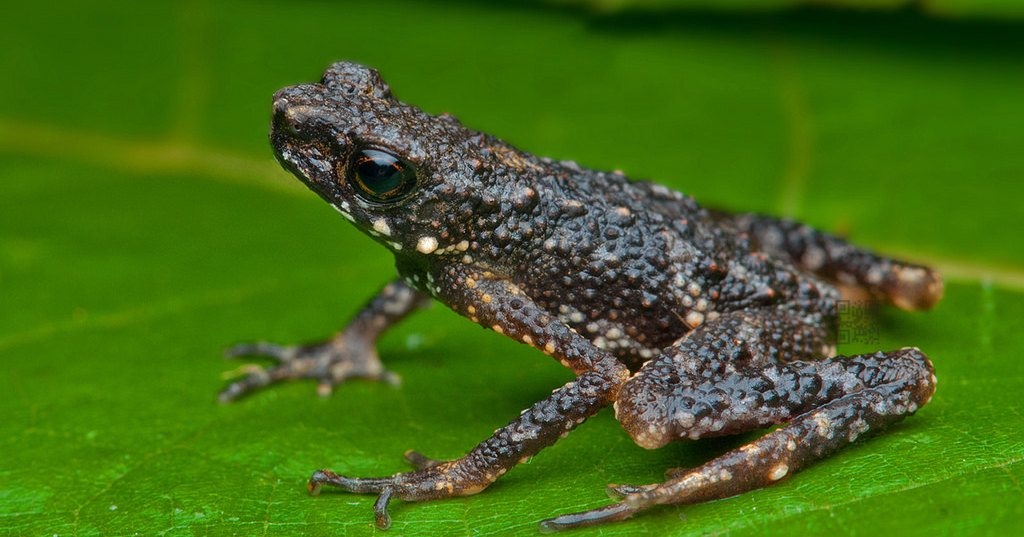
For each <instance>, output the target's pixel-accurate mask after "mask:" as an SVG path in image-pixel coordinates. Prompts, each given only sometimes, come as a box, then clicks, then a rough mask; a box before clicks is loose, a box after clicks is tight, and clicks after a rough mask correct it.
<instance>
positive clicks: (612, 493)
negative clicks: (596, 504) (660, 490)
mask: <svg viewBox="0 0 1024 537" xmlns="http://www.w3.org/2000/svg"><path fill="white" fill-rule="evenodd" d="M657 486H658V485H616V484H612V483H609V484H608V486H607V487H605V489H604V491H605V493H607V494H608V497H609V498H613V499H619V498H625V497H626V496H629V495H630V494H636V493H638V492H644V491H648V490H652V489H654V488H655V487H657Z"/></svg>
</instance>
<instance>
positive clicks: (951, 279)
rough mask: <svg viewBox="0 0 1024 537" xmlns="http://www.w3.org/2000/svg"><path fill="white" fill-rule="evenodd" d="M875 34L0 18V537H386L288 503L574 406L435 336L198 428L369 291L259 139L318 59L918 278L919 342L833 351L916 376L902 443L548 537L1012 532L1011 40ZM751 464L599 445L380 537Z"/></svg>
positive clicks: (890, 330) (360, 506)
mask: <svg viewBox="0 0 1024 537" xmlns="http://www.w3.org/2000/svg"><path fill="white" fill-rule="evenodd" d="M850 3H852V2H843V4H850ZM878 3H879V4H887V5H889V6H891V7H892V8H891V9H886V10H879V11H873V10H852V9H839V8H828V7H819V8H814V9H808V8H803V9H800V8H792V7H790V6H791V3H790V2H776V3H767V4H761V5H758V6H756V7H754V8H753V9H747V8H751V7H752V6H751V4H752V3H744V2H730V3H729V9H726V10H723V11H715V10H710V9H706V6H708V5H710V3H709V2H704V3H703V4H704V6H705V8H702V9H696V10H695V9H691V8H690V7H688V6H690V4H689V3H687V2H679V3H676V2H668V1H666V2H656V1H650V2H639V3H638V4H637V5H632V6H631V5H629V4H628V3H626V2H618V1H617V2H583V1H580V2H571V1H565V2H560V1H553V2H551V3H550V4H546V3H543V2H522V3H516V4H495V3H487V2H468V1H466V2H458V1H449V2H417V1H392V0H389V1H379V2H365V3H362V2H360V3H335V2H315V1H301V2H284V1H281V2H273V1H261V2H240V1H225V2H210V3H207V2H198V1H195V2H161V1H157V2H149V3H145V4H144V5H143V4H141V3H136V2H110V3H105V2H104V3H94V4H93V3H91V4H90V5H85V4H82V3H79V2H68V1H65V2H60V1H58V2H48V3H45V4H43V3H39V2H36V3H19V4H18V5H8V6H5V8H4V16H3V18H2V20H0V36H2V37H0V66H2V67H3V73H4V75H3V77H4V82H3V83H2V84H0V364H2V367H3V369H2V371H3V374H2V375H0V390H2V391H3V392H4V393H6V395H5V396H3V397H0V416H3V419H2V420H0V535H61V536H64V535H83V536H84V535H90V536H91V535H103V536H116V535H169V536H178V535H295V534H309V535H348V534H351V535H367V534H374V533H381V532H379V531H378V530H375V529H374V528H373V526H372V516H371V512H370V506H371V505H372V502H373V497H370V496H359V495H348V494H340V493H339V494H330V493H325V494H323V495H321V496H319V497H317V498H310V497H308V496H307V495H306V492H305V482H306V479H307V478H308V476H309V474H310V473H311V471H312V470H314V469H317V468H321V467H329V468H332V469H334V470H336V471H339V472H342V473H347V474H352V475H364V476H368V475H385V474H389V473H393V472H397V471H401V470H405V469H407V467H406V466H405V464H404V463H402V462H401V454H402V452H403V451H404V450H406V449H410V448H413V449H418V450H420V451H422V452H424V453H426V454H428V455H430V456H434V457H440V458H451V457H457V456H459V455H461V454H463V453H464V452H465V451H467V450H468V449H470V448H471V447H472V446H473V445H475V444H476V443H477V442H478V441H480V440H482V439H483V438H485V437H486V436H487V435H489V434H490V433H491V431H492V430H493V429H495V428H496V427H499V426H501V425H503V424H505V423H506V422H507V421H508V420H509V419H511V418H513V417H514V416H516V415H517V414H518V412H519V411H520V410H521V409H523V408H526V407H527V406H529V405H530V404H532V403H533V402H535V401H537V400H539V399H541V398H542V397H543V396H545V395H546V394H547V393H548V392H549V391H550V390H551V389H552V388H554V387H556V386H558V385H560V384H562V383H563V382H565V381H567V380H568V379H569V373H568V372H567V371H565V370H564V369H563V368H561V367H560V366H559V365H558V364H556V363H553V362H552V361H551V360H549V359H547V358H545V357H543V356H541V355H540V354H539V353H537V352H535V351H532V350H531V349H529V348H527V347H524V346H521V345H517V344H516V343H514V342H511V341H509V340H507V339H505V338H502V337H500V336H498V335H496V334H493V333H489V332H485V331H483V330H480V329H479V328H478V327H476V326H475V325H473V324H472V323H469V322H468V321H465V320H463V319H461V318H459V317H457V316H455V315H454V314H452V313H451V312H449V311H447V310H445V309H444V308H441V307H435V308H433V309H432V310H430V311H428V312H425V313H422V314H420V315H417V316H415V317H414V318H413V319H411V320H410V321H409V322H407V323H406V324H403V325H402V326H401V327H400V328H398V329H396V330H395V331H393V332H392V333H390V334H389V335H388V336H387V337H385V338H384V339H383V340H382V342H381V355H382V356H383V359H384V361H385V363H386V364H388V366H389V367H390V368H391V369H393V370H394V371H396V372H398V373H399V374H401V375H402V376H403V378H404V384H403V386H402V387H400V388H392V387H388V386H382V385H377V384H372V383H367V382H361V381H354V382H351V383H348V384H346V385H344V386H341V387H339V388H338V389H337V390H336V392H335V394H334V395H333V396H332V397H330V398H327V399H320V398H318V397H317V396H316V395H315V390H314V386H313V384H312V383H310V382H296V383H292V384H288V385H281V386H276V387H273V388H271V389H266V390H264V391H262V392H260V393H258V394H256V395H254V396H252V397H249V398H247V399H245V400H243V401H241V402H238V403H236V404H231V405H217V404H216V402H215V397H216V393H217V392H218V391H219V390H220V389H221V388H222V387H223V386H224V385H225V380H224V378H223V376H222V375H223V374H224V373H225V372H226V371H230V370H231V369H233V368H235V367H237V366H238V365H239V364H236V363H226V362H224V361H223V360H222V359H221V358H220V353H221V350H222V349H223V348H224V347H226V346H227V345H229V344H231V343H233V342H237V341H243V340H252V339H269V340H272V341H278V342H284V343H287V342H301V341H309V340H315V339H318V338H323V337H324V336H326V335H328V334H329V333H331V332H332V331H333V330H335V329H337V328H338V327H339V326H341V324H342V323H343V322H344V321H345V319H346V318H347V317H348V316H349V315H351V314H352V313H353V312H354V311H355V310H356V308H357V307H358V306H359V305H360V304H361V303H362V302H363V301H364V300H366V299H368V298H369V296H370V294H371V293H372V292H373V291H374V290H375V289H377V288H378V287H379V286H380V285H381V284H383V283H384V282H385V281H387V280H388V279H389V278H390V275H391V274H392V270H393V269H392V268H391V260H390V259H389V258H388V256H387V255H386V252H385V251H384V250H383V249H382V248H379V247H377V246H376V245H375V244H374V243H372V242H371V241H370V240H369V239H367V238H365V237H364V236H362V235H361V234H359V233H358V232H357V231H355V229H354V228H352V227H351V226H349V225H348V224H347V223H346V222H345V221H344V220H343V219H341V218H339V217H338V216H337V214H336V213H334V211H332V210H330V209H329V207H327V206H326V205H325V204H324V203H322V202H321V201H320V200H319V199H317V198H316V197H315V196H314V195H313V194H312V193H310V192H308V191H306V190H305V189H304V188H303V187H302V186H301V184H300V183H299V182H298V181H297V180H295V179H294V178H291V177H289V176H288V175H287V174H286V173H285V172H284V171H282V170H280V169H279V168H278V166H277V165H276V164H275V163H274V162H273V159H272V157H271V154H270V150H269V146H268V144H267V141H266V131H267V126H268V119H269V106H270V95H271V93H272V92H273V91H274V90H276V89H277V88H280V87H282V86H285V85H289V84H294V83H298V82H303V81H309V80H314V79H317V78H319V76H320V73H321V71H322V70H323V69H324V68H325V67H326V66H327V65H328V64H329V63H331V62H333V61H335V60H339V59H350V60H356V61H360V62H363V63H366V64H369V65H373V66H375V67H377V68H378V69H380V70H381V71H382V73H383V75H384V77H385V78H386V80H387V81H388V82H389V83H390V84H391V86H392V88H393V89H394V90H395V93H396V94H397V95H398V96H399V98H401V99H402V100H405V101H407V102H410V103H414V104H416V105H418V106H420V107H422V108H424V109H425V110H427V111H429V112H433V113H440V112H450V113H453V114H455V115H457V116H458V117H459V118H460V119H461V120H462V121H463V122H464V123H466V124H467V125H469V126H471V127H473V128H477V129H480V130H485V131H487V132H490V133H492V134H496V135H498V136H501V137H503V138H505V139H507V140H509V141H511V142H512V143H514V144H517V145H519V146H520V147H522V148H524V149H526V150H529V151H531V152H534V153H537V154H543V155H549V156H552V157H557V158H572V159H575V160H577V161H579V162H580V163H582V164H584V165H586V166H589V167H593V168H603V169H615V168H618V169H622V170H624V171H625V172H626V173H627V174H628V175H630V176H632V177H635V178H650V179H655V180H658V181H660V182H663V183H665V184H668V185H670V186H672V187H675V188H678V189H680V190H683V191H684V192H686V193H688V194H691V195H694V196H696V197H697V198H698V199H699V200H701V201H704V202H707V203H710V204H713V205H717V206H722V207H727V208H732V209H736V210H758V211H765V212H771V213H775V214H782V215H787V216H793V217H798V218H801V219H804V220H807V221H809V222H811V223H813V224H815V225H817V226H819V227H822V228H825V229H829V230H833V231H837V232H840V233H845V234H848V235H849V236H850V237H851V238H853V239H854V240H856V241H858V242H860V243H863V244H866V245H870V246H872V247H874V248H877V249H879V250H883V251H886V252H890V253H893V254H898V255H899V256H901V257H906V258H910V259H914V260H918V261H921V262H924V263H928V264H931V265H933V266H936V267H937V268H939V269H940V270H941V271H942V272H943V273H944V275H945V276H946V278H947V296H946V298H945V300H944V301H943V302H942V303H941V304H940V305H939V307H938V308H937V309H935V310H934V311H931V312H928V313H913V314H911V313H903V312H896V311H885V312H883V313H882V314H881V316H880V317H879V318H878V319H877V320H876V323H877V327H878V334H879V336H880V340H881V341H880V342H879V343H877V344H871V345H866V344H864V343H863V342H861V343H858V344H853V345H847V346H845V347H844V348H842V349H841V350H842V351H843V352H846V353H851V352H861V351H867V350H874V349H875V348H896V347H900V346H904V345H917V346H920V347H922V348H923V349H924V350H925V351H927V352H928V353H929V354H930V355H931V357H932V359H933V360H934V362H935V366H936V369H937V371H938V375H939V379H940V380H939V387H938V392H937V394H936V396H935V399H934V400H933V402H932V403H931V404H930V405H928V406H927V407H926V408H924V409H922V410H921V411H920V412H918V414H917V415H916V416H914V417H913V418H911V419H909V420H907V421H905V422H904V423H903V424H901V425H899V426H897V427H895V428H893V430H892V431H890V432H889V433H888V434H886V435H883V436H880V437H877V438H874V439H871V440H869V441H862V442H858V443H857V444H855V445H854V446H851V447H850V448H848V449H846V450H844V451H842V452H841V453H839V454H838V455H836V456H835V457H832V458H830V459H828V460H826V461H824V462H822V463H820V464H817V465H815V466H813V467H811V468H810V469H808V470H806V471H804V472H802V473H800V474H798V475H796V476H794V477H793V478H791V479H789V480H787V481H785V482H783V483H780V484H779V485H777V486H774V487H771V488H768V489H765V490H761V491H756V492H753V493H750V494H746V495H743V496H740V497H738V498H734V499H729V500H723V501H718V502H713V503H710V504H705V505H698V506H691V507H685V508H671V507H669V508H658V509H652V510H651V511H649V512H647V513H645V514H643V515H642V516H639V517H637V518H635V519H634V520H631V521H629V522H626V523H622V524H615V525H610V526H606V527H602V528H599V529H593V530H585V531H579V532H577V533H576V534H577V535H596V534H606V535H617V534H633V533H636V532H640V531H650V532H653V533H654V534H659V535H705V534H723V533H728V534H731V535H742V536H747V535H791V534H794V533H825V532H831V533H834V534H837V535H865V534H867V535H874V534H886V535H887V534H893V533H896V532H899V533H900V534H903V535H929V536H931V535H967V534H991V535H1000V534H1007V533H1013V532H1015V531H1019V530H1018V528H1019V527H1020V526H1021V524H1024V501H1022V500H1024V498H1022V496H1024V488H1022V486H1021V483H1022V482H1024V465H1022V464H1021V460H1022V458H1024V445H1022V442H1021V433H1022V424H1024V423H1022V422H1024V419H1022V411H1024V404H1022V403H1021V399H1020V395H1019V394H1020V393H1021V392H1022V390H1024V365H1022V363H1024V362H1022V360H1021V359H1020V356H1021V354H1022V352H1024V330H1022V328H1024V326H1022V319H1024V302H1022V300H1021V298H1022V292H1024V240H1022V239H1021V238H1020V233H1021V230H1022V228H1024V215H1022V211H1021V209H1020V205H1021V200H1022V195H1024V186H1022V184H1024V183H1022V181H1021V179H1022V178H1024V152H1022V150H1021V148H1022V146H1024V106H1022V96H1024V25H1022V24H1024V23H1021V22H1019V19H1016V18H1013V17H1016V16H1018V15H1019V11H1016V10H1017V3H1008V2H1006V3H1003V2H992V1H989V2H971V1H963V2H956V1H953V0H946V1H934V2H921V3H914V4H911V3H904V2H878ZM766 8H769V9H766ZM934 13H939V15H935V14H934ZM750 438H751V437H750V436H747V437H744V438H740V439H725V440H710V441H697V442H687V443H681V444H677V445H672V446H668V447H666V448H663V449H661V450H656V451H645V450H643V449H641V448H639V447H637V446H635V445H634V444H632V442H631V441H630V440H629V438H628V436H627V435H626V434H625V433H624V432H623V431H622V430H621V429H620V428H619V426H618V424H617V423H616V422H615V420H614V417H613V416H612V415H611V413H610V412H609V411H605V412H602V413H601V414H599V415H598V416H597V417H595V418H594V419H592V420H590V421H589V422H588V423H587V424H585V425H584V426H582V427H580V428H579V429H578V430H577V431H576V432H575V433H573V434H572V435H570V436H569V438H567V439H565V440H563V441H561V442H559V443H558V444H557V445H556V446H554V447H552V448H549V449H548V450H545V451H544V452H542V453H541V454H540V455H538V456H537V457H534V458H533V460H532V461H530V462H529V463H527V464H524V465H521V466H519V467H518V468H517V469H516V470H515V471H513V472H510V473H509V474H508V475H506V476H505V477H504V478H503V479H501V480H499V482H498V483H496V484H495V485H494V486H492V487H491V488H490V489H488V490H487V491H485V492H484V493H482V494H480V495H478V496H475V497H469V498H460V499H453V500H447V501H439V502H431V503H425V504H410V503H403V502H395V503H394V504H393V506H392V509H391V512H392V515H393V517H394V526H393V527H392V529H391V530H390V532H389V533H388V535H494V534H498V535H505V534H515V535H533V534H535V533H536V525H535V524H536V521H537V520H539V519H541V518H546V517H549V516H552V515H556V514H561V513H566V512H571V511H575V510H580V509H586V508H592V507H597V506H600V505H604V504H606V503H608V500H607V499H606V498H605V495H604V492H603V488H604V485H605V484H606V483H608V482H627V483H631V482H650V481H654V480H658V479H659V478H660V477H661V473H662V471H663V470H664V469H665V468H668V467H674V466H691V465H697V464H700V463H701V462H703V461H705V460H708V459H709V458H711V457H714V456H716V455H718V454H721V453H723V452H724V451H726V450H728V449H730V448H732V447H734V446H736V445H738V444H739V443H740V442H742V441H744V440H749V439H750Z"/></svg>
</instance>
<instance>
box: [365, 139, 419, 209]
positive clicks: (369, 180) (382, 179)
mask: <svg viewBox="0 0 1024 537" xmlns="http://www.w3.org/2000/svg"><path fill="white" fill-rule="evenodd" d="M355 157H356V158H355V159H354V160H355V166H354V168H355V169H354V170H353V171H354V175H355V177H354V178H355V181H354V183H355V186H356V188H357V190H360V191H361V192H360V193H361V194H363V195H364V196H365V197H367V198H369V199H371V200H374V201H388V200H392V199H395V198H397V197H399V196H401V195H402V194H405V193H407V192H408V191H409V189H410V188H411V187H412V186H413V185H414V184H415V182H416V177H415V174H414V173H412V169H411V167H410V166H409V165H408V164H406V163H405V162H403V161H402V160H401V159H399V158H398V157H396V156H394V155H392V154H390V153H387V152H385V151H381V150H379V149H363V150H361V151H359V152H358V153H357V154H356V156H355Z"/></svg>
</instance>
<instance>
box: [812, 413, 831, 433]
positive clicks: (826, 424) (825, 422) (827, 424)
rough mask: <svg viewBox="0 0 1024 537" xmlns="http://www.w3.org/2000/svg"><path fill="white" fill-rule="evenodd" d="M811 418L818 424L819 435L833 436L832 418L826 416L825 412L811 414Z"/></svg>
mask: <svg viewBox="0 0 1024 537" xmlns="http://www.w3.org/2000/svg"><path fill="white" fill-rule="evenodd" d="M811 419H813V420H814V423H816V424H817V425H818V436H823V437H825V438H832V436H833V434H832V433H833V432H832V420H830V419H828V416H826V415H825V414H824V413H823V412H818V413H817V414H815V415H813V416H811Z"/></svg>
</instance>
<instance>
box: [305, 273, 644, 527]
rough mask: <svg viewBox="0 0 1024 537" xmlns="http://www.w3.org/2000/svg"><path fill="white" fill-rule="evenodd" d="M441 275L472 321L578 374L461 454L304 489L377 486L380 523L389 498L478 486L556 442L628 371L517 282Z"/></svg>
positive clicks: (450, 300) (324, 477)
mask: <svg viewBox="0 0 1024 537" xmlns="http://www.w3.org/2000/svg"><path fill="white" fill-rule="evenodd" d="M447 276H448V278H447V281H444V282H438V285H437V288H438V293H444V296H442V297H440V298H442V300H443V301H444V302H445V303H446V304H453V305H456V306H454V307H453V309H455V310H456V311H458V312H459V313H461V314H463V315H466V316H467V317H469V318H470V319H472V320H473V321H474V322H477V323H479V324H481V325H483V326H486V327H489V328H491V329H493V330H494V331H496V332H498V333H501V334H505V335H507V336H509V337H512V338H513V339H516V340H518V341H521V342H523V343H526V344H528V345H531V346H533V347H535V348H537V349H540V350H541V351H543V352H544V353H545V354H548V355H549V356H552V357H554V358H555V359H557V360H559V361H560V362H561V363H562V364H564V365H566V366H568V367H570V368H571V369H572V370H573V371H574V372H576V373H577V375H578V376H577V378H576V379H574V380H573V381H571V382H569V383H567V384H565V385H564V386H562V387H560V388H558V389H557V390H555V391H554V392H552V393H551V395H550V396H548V397H547V398H545V399H544V400H542V401H540V402H538V403H536V404H534V405H533V406H532V407H530V408H529V409H527V410H525V411H523V412H522V413H521V414H520V415H519V416H518V417H516V418H515V419H514V420H512V421H511V422H510V423H509V424H508V425H506V426H504V427H502V428H500V429H498V430H497V431H495V432H494V434H493V435H492V436H491V437H490V438H488V439H487V440H484V441H483V442H481V443H480V444H479V445H477V446H476V447H475V448H473V449H472V450H471V451H470V452H469V453H468V454H466V455H465V456H463V457H462V458H460V459H456V460H452V461H445V462H439V461H434V460H432V459H428V458H426V457H423V456H422V455H419V454H418V453H415V454H412V456H411V457H410V454H407V455H406V458H407V460H410V462H413V463H414V464H417V466H420V469H419V470H415V471H412V472H406V473H400V474H395V475H393V476H390V477H382V478H369V479H364V478H351V477H345V476H341V475H337V474H335V473H333V472H330V471H328V470H321V471H318V472H316V473H314V474H313V477H312V478H311V479H310V483H309V490H310V493H312V494H317V493H319V492H320V488H321V486H322V485H329V486H334V487H339V488H342V489H345V490H348V491H351V492H361V493H377V494H379V495H380V496H379V497H378V500H377V502H376V503H375V504H374V513H375V515H376V520H377V525H378V526H379V527H381V528H386V527H388V526H389V525H390V520H391V519H390V517H389V516H388V514H387V505H388V502H389V501H390V500H391V498H401V499H403V500H410V501H425V500H435V499H439V498H447V497H451V496H463V495H469V494H475V493H477V492H480V491H481V490H483V489H484V488H486V487H487V486H488V485H490V484H491V483H492V482H494V480H496V479H497V478H498V477H499V476H501V475H502V474H504V473H505V472H507V471H508V470H509V469H511V468H512V467H513V466H515V465H516V464H518V463H519V462H521V461H523V460H525V459H527V458H529V457H531V456H533V455H535V454H536V453H538V452H540V451H541V450H542V449H544V448H545V447H547V446H550V445H552V444H554V443H555V442H556V441H557V440H558V439H559V438H561V437H564V436H565V435H566V434H568V433H569V431H571V430H572V429H574V428H576V427H577V426H578V425H579V424H581V423H583V422H584V421H585V420H586V419H587V418H589V417H590V416H593V415H594V414H596V413H597V411H598V410H600V409H601V408H603V407H605V406H607V405H609V404H611V402H612V401H614V400H615V396H616V394H617V393H618V390H619V387H620V386H621V385H622V383H623V382H625V380H626V379H627V378H628V377H629V371H628V370H627V369H626V368H625V366H623V365H622V364H621V363H619V362H618V361H617V360H616V359H615V358H614V357H613V356H612V355H610V354H609V353H607V352H606V351H603V350H601V349H599V348H597V347H595V346H594V345H593V344H591V343H590V342H589V341H588V340H586V339H584V338H583V337H581V336H579V335H578V334H577V333H576V332H574V331H572V330H571V329H570V328H569V327H568V326H566V325H565V324H564V323H563V322H561V321H560V320H558V319H557V318H556V317H554V316H553V315H550V314H549V313H547V312H546V311H543V310H542V309H541V308H540V307H539V306H538V305H537V304H536V303H535V302H534V301H533V300H531V299H530V298H529V297H528V296H526V295H525V294H524V293H523V292H522V291H521V290H520V289H519V288H517V287H516V286H515V285H513V284H511V283H509V282H506V281H503V280H500V279H496V278H495V277H493V276H491V275H488V274H486V273H479V274H478V273H468V272H467V273H451V274H448V275H447Z"/></svg>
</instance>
